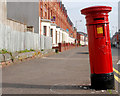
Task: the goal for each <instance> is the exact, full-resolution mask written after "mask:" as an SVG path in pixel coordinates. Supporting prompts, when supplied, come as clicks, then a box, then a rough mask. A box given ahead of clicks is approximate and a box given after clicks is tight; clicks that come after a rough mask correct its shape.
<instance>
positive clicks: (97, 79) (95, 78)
mask: <svg viewBox="0 0 120 96" xmlns="http://www.w3.org/2000/svg"><path fill="white" fill-rule="evenodd" d="M91 88H92V89H96V90H107V89H114V74H113V73H108V74H91Z"/></svg>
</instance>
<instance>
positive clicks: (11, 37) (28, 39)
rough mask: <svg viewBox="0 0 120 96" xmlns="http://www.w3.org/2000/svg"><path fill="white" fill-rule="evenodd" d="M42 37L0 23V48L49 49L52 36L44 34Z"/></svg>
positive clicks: (12, 50)
mask: <svg viewBox="0 0 120 96" xmlns="http://www.w3.org/2000/svg"><path fill="white" fill-rule="evenodd" d="M42 39H43V40H42ZM42 39H41V38H40V35H39V34H38V33H33V32H19V31H14V30H12V29H11V27H10V26H6V25H3V24H0V50H2V49H6V50H8V51H10V52H16V51H20V50H25V49H28V50H30V49H34V50H40V49H51V48H52V38H51V37H47V36H44V37H43V38H42ZM41 46H42V47H41Z"/></svg>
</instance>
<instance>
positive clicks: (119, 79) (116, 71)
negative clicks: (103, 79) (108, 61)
mask: <svg viewBox="0 0 120 96" xmlns="http://www.w3.org/2000/svg"><path fill="white" fill-rule="evenodd" d="M113 71H114V72H115V73H117V74H118V75H120V72H119V71H118V70H116V69H115V68H113ZM114 78H115V79H116V81H118V82H119V83H120V78H118V77H117V76H116V75H114Z"/></svg>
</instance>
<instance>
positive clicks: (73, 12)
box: [62, 0, 118, 35]
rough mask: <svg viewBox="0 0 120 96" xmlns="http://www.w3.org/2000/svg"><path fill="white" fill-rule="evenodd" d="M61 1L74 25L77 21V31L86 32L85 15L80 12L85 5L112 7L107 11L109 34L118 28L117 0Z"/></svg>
mask: <svg viewBox="0 0 120 96" xmlns="http://www.w3.org/2000/svg"><path fill="white" fill-rule="evenodd" d="M62 2H63V4H64V5H65V7H66V9H67V11H68V15H69V17H70V18H71V20H72V22H73V23H74V25H76V21H77V29H78V31H83V32H84V31H85V33H87V30H86V26H85V24H86V21H85V16H84V15H82V14H81V13H80V10H81V9H83V8H86V7H90V6H100V5H103V6H111V7H112V11H111V12H110V13H109V21H110V30H111V31H110V32H111V35H112V34H114V33H115V32H116V30H118V0H62ZM80 21H82V22H80Z"/></svg>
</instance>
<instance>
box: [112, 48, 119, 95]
mask: <svg viewBox="0 0 120 96" xmlns="http://www.w3.org/2000/svg"><path fill="white" fill-rule="evenodd" d="M119 52H120V50H119V49H117V48H112V56H113V58H112V60H113V65H114V68H113V69H114V74H115V76H114V77H115V85H116V90H117V91H118V92H119V93H120V80H119V78H120V66H119V64H117V63H118V61H119V56H118V55H119Z"/></svg>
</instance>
